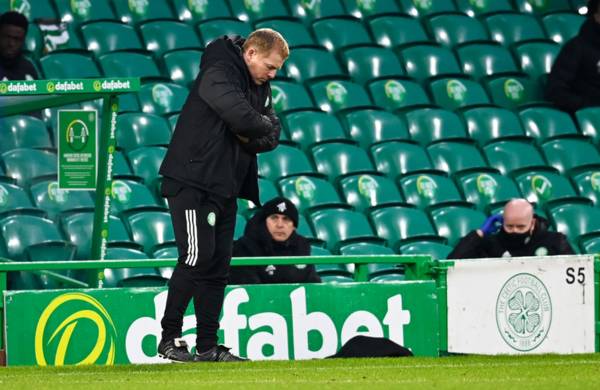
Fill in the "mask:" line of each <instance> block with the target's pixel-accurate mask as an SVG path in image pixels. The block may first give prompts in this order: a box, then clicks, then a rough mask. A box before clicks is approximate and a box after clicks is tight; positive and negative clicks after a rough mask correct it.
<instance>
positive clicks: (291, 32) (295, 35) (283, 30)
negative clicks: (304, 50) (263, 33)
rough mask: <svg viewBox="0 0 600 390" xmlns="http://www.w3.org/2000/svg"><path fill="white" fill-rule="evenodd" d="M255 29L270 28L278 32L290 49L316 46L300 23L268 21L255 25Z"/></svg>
mask: <svg viewBox="0 0 600 390" xmlns="http://www.w3.org/2000/svg"><path fill="white" fill-rule="evenodd" d="M255 27H256V28H271V29H273V30H275V31H277V32H279V33H280V34H281V35H282V36H283V38H284V39H285V40H286V42H287V43H288V45H289V47H290V48H294V47H297V46H310V45H316V44H317V43H316V41H315V40H314V38H313V37H312V35H311V34H310V31H308V29H307V28H306V26H305V25H303V24H302V23H300V22H295V21H291V20H286V19H269V20H265V21H264V22H260V23H256V25H255Z"/></svg>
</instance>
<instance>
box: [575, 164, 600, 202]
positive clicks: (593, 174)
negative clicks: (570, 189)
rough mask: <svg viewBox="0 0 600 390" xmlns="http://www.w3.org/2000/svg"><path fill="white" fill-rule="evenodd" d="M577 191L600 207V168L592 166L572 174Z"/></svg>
mask: <svg viewBox="0 0 600 390" xmlns="http://www.w3.org/2000/svg"><path fill="white" fill-rule="evenodd" d="M570 177H571V181H572V182H573V184H574V186H575V188H576V189H577V192H578V193H579V194H580V195H581V196H583V197H585V198H587V199H590V200H591V201H592V202H593V203H594V204H595V205H596V207H600V170H599V169H597V168H591V169H588V170H583V171H581V172H576V173H573V174H571V175H570Z"/></svg>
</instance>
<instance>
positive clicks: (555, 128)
mask: <svg viewBox="0 0 600 390" xmlns="http://www.w3.org/2000/svg"><path fill="white" fill-rule="evenodd" d="M519 116H520V117H521V121H522V122H523V127H524V128H525V132H526V133H527V135H528V136H530V137H533V138H535V139H536V140H537V141H538V142H539V143H542V142H544V141H547V140H549V139H552V138H557V137H561V136H576V135H578V134H579V132H578V131H577V126H576V125H575V123H574V122H573V119H571V116H570V115H569V114H567V113H566V112H563V111H559V110H557V109H554V108H550V107H531V108H526V109H524V110H521V111H520V112H519Z"/></svg>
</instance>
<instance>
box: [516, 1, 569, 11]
mask: <svg viewBox="0 0 600 390" xmlns="http://www.w3.org/2000/svg"><path fill="white" fill-rule="evenodd" d="M515 6H516V8H517V10H519V11H520V12H524V13H535V14H547V13H550V12H561V11H570V10H571V4H570V3H569V0H546V1H539V0H515Z"/></svg>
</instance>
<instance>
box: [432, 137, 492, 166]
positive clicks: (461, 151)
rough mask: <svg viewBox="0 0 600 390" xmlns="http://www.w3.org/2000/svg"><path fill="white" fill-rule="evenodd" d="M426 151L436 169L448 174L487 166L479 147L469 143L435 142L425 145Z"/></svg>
mask: <svg viewBox="0 0 600 390" xmlns="http://www.w3.org/2000/svg"><path fill="white" fill-rule="evenodd" d="M427 153H428V154H429V157H430V158H431V161H432V162H433V166H434V167H435V168H436V169H438V170H440V171H443V172H446V173H450V174H455V173H458V172H461V171H466V170H469V169H473V168H486V167H487V163H486V162H485V159H484V158H483V155H482V154H481V152H480V151H479V149H478V148H477V147H476V146H475V145H472V144H470V143H465V142H460V141H455V142H452V141H444V142H437V143H434V144H431V145H429V146H428V147H427Z"/></svg>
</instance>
